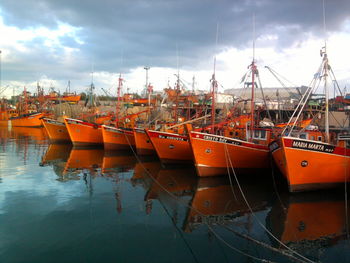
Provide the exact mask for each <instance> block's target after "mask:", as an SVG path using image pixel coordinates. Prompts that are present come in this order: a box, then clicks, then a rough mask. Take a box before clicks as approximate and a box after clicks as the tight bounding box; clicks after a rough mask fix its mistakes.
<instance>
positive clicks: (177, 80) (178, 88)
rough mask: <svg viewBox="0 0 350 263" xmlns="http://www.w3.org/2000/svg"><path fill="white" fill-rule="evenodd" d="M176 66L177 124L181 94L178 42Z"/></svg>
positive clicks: (175, 115) (175, 114) (175, 116)
mask: <svg viewBox="0 0 350 263" xmlns="http://www.w3.org/2000/svg"><path fill="white" fill-rule="evenodd" d="M176 64H177V78H176V90H175V92H176V97H175V112H174V119H175V123H177V122H178V117H177V109H178V106H179V93H180V68H179V48H178V44H177V42H176Z"/></svg>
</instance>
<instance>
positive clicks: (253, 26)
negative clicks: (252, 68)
mask: <svg viewBox="0 0 350 263" xmlns="http://www.w3.org/2000/svg"><path fill="white" fill-rule="evenodd" d="M254 62H255V13H253V63H254Z"/></svg>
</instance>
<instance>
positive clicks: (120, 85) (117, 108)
mask: <svg viewBox="0 0 350 263" xmlns="http://www.w3.org/2000/svg"><path fill="white" fill-rule="evenodd" d="M122 87H123V79H122V74H121V73H120V74H119V78H118V90H117V107H116V111H115V117H116V120H115V122H116V123H115V126H116V127H118V123H119V112H120V103H121V98H120V94H121V89H122Z"/></svg>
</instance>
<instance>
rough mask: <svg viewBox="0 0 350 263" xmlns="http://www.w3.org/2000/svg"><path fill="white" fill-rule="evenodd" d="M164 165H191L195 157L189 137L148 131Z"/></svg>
mask: <svg viewBox="0 0 350 263" xmlns="http://www.w3.org/2000/svg"><path fill="white" fill-rule="evenodd" d="M146 132H147V134H148V136H149V138H150V139H151V142H152V144H153V146H154V149H155V150H156V152H157V155H158V157H159V159H160V160H161V161H162V163H165V164H169V163H191V162H193V155H192V151H191V148H190V144H189V141H188V137H187V136H183V135H179V134H172V133H167V132H158V131H151V130H146Z"/></svg>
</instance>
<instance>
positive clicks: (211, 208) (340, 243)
mask: <svg viewBox="0 0 350 263" xmlns="http://www.w3.org/2000/svg"><path fill="white" fill-rule="evenodd" d="M247 177H248V176H247ZM247 177H245V178H241V177H240V178H239V182H240V186H241V188H240V187H239V186H238V184H237V181H236V180H235V178H234V176H232V177H231V179H232V180H231V182H232V184H230V180H229V179H228V178H201V179H199V178H197V177H196V174H195V171H194V169H193V168H192V167H184V166H178V167H171V168H165V167H162V166H161V164H160V163H159V162H158V161H157V159H155V158H138V157H136V156H134V155H133V154H132V153H117V152H113V153H111V152H105V151H104V150H103V149H74V148H72V146H70V145H56V144H49V142H48V141H47V137H46V136H45V133H44V131H43V129H35V128H13V129H12V130H8V129H7V128H0V262H5V263H7V262H35V263H37V262H259V261H260V260H269V261H271V262H312V261H314V262H319V261H320V262H350V243H349V236H350V235H349V215H348V208H347V202H345V195H344V190H343V189H338V190H335V191H323V192H313V193H304V194H293V195H291V194H288V193H287V191H286V186H285V184H284V181H283V180H282V178H280V175H278V174H277V173H276V172H275V173H274V174H267V175H261V174H255V175H252V176H249V178H247ZM241 191H242V192H243V193H244V196H243V195H242V193H241ZM244 197H245V198H246V201H245V199H244ZM247 203H248V204H249V205H247ZM284 246H288V247H289V249H290V250H288V249H287V248H286V247H284ZM288 251H294V252H295V253H298V254H301V255H303V256H305V257H306V258H307V259H309V260H311V261H307V259H306V258H301V259H300V257H299V256H298V255H296V254H294V257H295V258H299V259H300V260H299V261H296V260H295V258H294V259H293V258H292V257H291V256H286V255H285V254H287V252H288ZM282 253H284V254H282Z"/></svg>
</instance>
